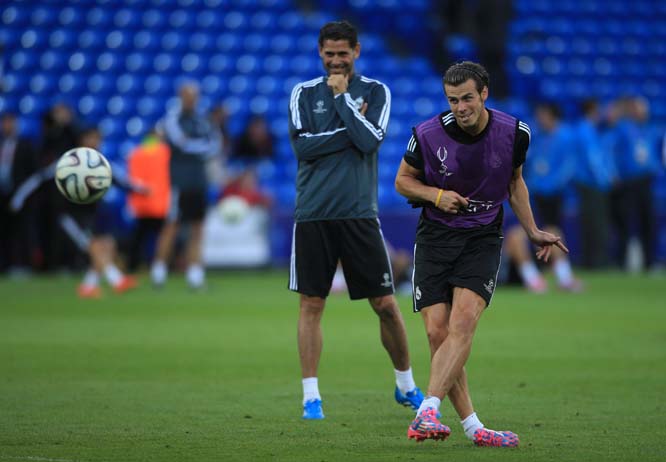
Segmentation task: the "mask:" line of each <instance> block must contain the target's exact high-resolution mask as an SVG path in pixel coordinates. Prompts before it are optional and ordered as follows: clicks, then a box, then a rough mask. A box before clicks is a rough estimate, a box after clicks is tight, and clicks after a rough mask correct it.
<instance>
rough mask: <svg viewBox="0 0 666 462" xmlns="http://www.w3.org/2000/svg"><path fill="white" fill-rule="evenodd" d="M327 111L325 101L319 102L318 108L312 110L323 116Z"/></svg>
mask: <svg viewBox="0 0 666 462" xmlns="http://www.w3.org/2000/svg"><path fill="white" fill-rule="evenodd" d="M326 111H327V109H326V108H325V107H324V100H322V99H320V100H319V101H317V107H316V108H314V109H313V110H312V112H314V113H315V114H323V113H324V112H326Z"/></svg>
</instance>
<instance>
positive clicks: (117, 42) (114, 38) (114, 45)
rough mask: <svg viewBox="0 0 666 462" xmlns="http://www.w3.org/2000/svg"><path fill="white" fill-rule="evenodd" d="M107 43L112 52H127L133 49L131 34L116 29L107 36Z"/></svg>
mask: <svg viewBox="0 0 666 462" xmlns="http://www.w3.org/2000/svg"><path fill="white" fill-rule="evenodd" d="M105 43H106V46H107V48H110V49H111V50H127V49H128V48H130V47H132V37H131V35H130V34H129V32H126V31H121V30H118V29H116V30H112V31H111V32H109V33H108V34H107V36H106V39H105Z"/></svg>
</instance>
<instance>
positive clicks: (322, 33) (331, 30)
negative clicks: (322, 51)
mask: <svg viewBox="0 0 666 462" xmlns="http://www.w3.org/2000/svg"><path fill="white" fill-rule="evenodd" d="M326 40H346V41H347V42H349V46H350V47H351V48H354V47H356V44H357V43H358V32H357V31H356V28H355V27H354V26H353V25H352V24H351V23H350V22H348V21H331V22H328V23H326V24H324V25H323V27H322V28H321V29H320V30H319V46H320V47H321V46H324V41H326Z"/></svg>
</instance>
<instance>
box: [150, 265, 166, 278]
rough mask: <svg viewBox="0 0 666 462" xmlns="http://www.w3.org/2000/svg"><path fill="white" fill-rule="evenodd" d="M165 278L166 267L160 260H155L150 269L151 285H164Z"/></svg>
mask: <svg viewBox="0 0 666 462" xmlns="http://www.w3.org/2000/svg"><path fill="white" fill-rule="evenodd" d="M166 278H167V266H166V263H164V262H163V261H161V260H155V262H153V265H152V266H151V267H150V279H151V280H152V281H153V284H164V283H165V282H166Z"/></svg>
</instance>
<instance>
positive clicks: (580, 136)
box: [573, 100, 615, 269]
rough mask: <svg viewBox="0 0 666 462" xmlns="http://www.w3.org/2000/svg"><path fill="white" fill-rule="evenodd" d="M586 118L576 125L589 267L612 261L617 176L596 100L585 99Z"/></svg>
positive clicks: (585, 256)
mask: <svg viewBox="0 0 666 462" xmlns="http://www.w3.org/2000/svg"><path fill="white" fill-rule="evenodd" d="M581 109H582V113H583V118H582V119H581V120H580V122H579V123H578V126H577V127H576V144H575V145H574V146H573V149H574V152H575V153H576V171H575V174H574V183H575V185H576V190H577V194H578V201H579V209H578V218H579V221H580V241H581V249H582V262H581V263H582V265H583V266H584V267H585V268H589V269H598V268H603V267H605V266H607V265H608V263H609V261H608V252H609V249H610V246H609V238H610V234H609V216H610V202H609V200H610V198H609V194H610V188H611V184H612V181H613V178H614V176H615V166H614V159H613V156H612V153H611V152H610V151H609V149H608V146H607V137H606V136H605V134H604V133H603V132H602V130H601V125H602V123H601V122H602V121H601V113H600V109H599V103H598V102H597V101H596V100H586V101H584V102H583V103H582V108H581Z"/></svg>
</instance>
